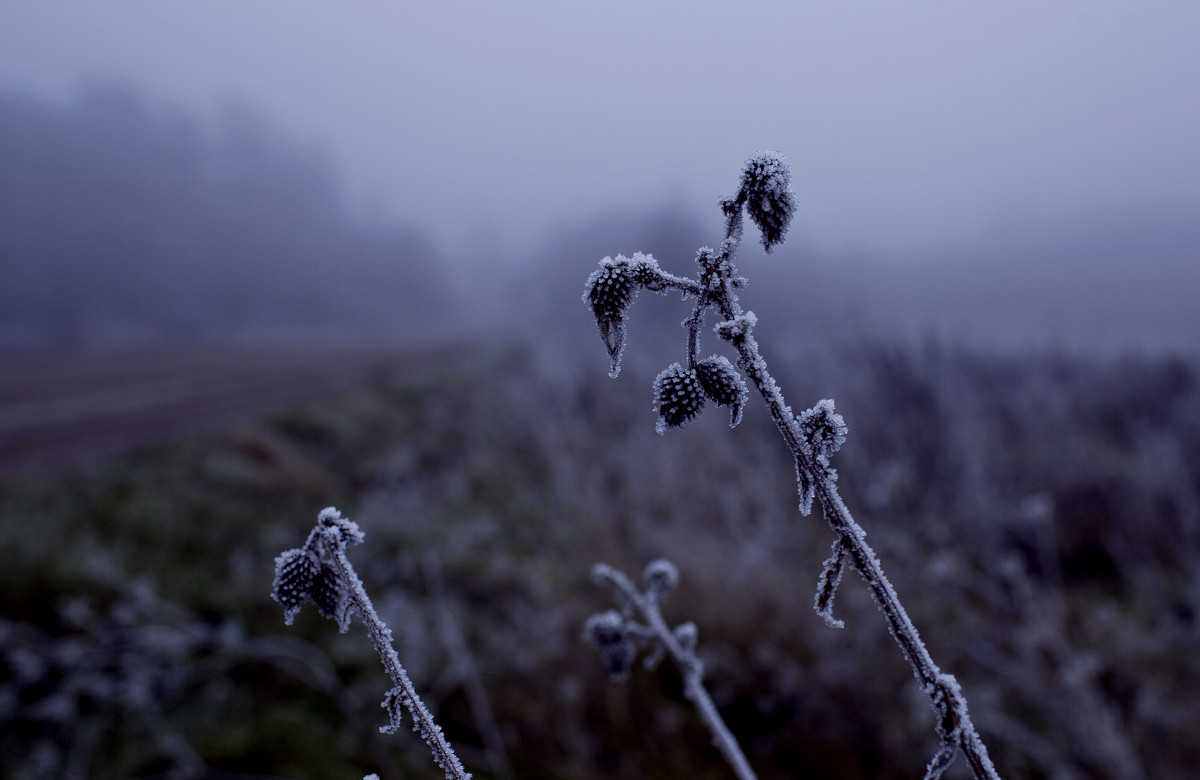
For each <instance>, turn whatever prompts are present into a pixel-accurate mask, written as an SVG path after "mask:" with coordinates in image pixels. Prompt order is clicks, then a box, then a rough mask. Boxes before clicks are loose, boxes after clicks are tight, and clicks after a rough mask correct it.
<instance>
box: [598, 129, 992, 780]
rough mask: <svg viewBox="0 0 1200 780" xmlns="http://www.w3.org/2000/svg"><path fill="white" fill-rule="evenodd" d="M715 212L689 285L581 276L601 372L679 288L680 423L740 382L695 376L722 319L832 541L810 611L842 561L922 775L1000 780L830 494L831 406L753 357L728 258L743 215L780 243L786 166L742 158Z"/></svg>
mask: <svg viewBox="0 0 1200 780" xmlns="http://www.w3.org/2000/svg"><path fill="white" fill-rule="evenodd" d="M721 210H722V213H723V214H724V216H725V237H724V239H723V240H722V242H721V247H720V249H719V250H717V251H714V250H712V249H708V248H702V249H701V250H700V251H699V252H698V253H697V256H696V263H697V265H698V266H699V268H700V276H699V280H698V281H693V280H690V279H686V278H681V277H676V276H671V275H669V274H666V273H664V272H662V271H661V270H660V269H659V267H658V263H657V261H655V260H654V258H653V257H651V256H650V255H643V254H640V253H639V254H635V255H634V256H633V258H625V257H623V256H618V257H617V259H616V260H613V259H612V258H608V257H606V258H604V259H603V260H602V261H600V270H598V271H594V272H593V273H592V275H591V276H590V277H588V281H587V286H586V287H585V289H584V294H583V299H584V302H585V303H587V304H588V306H589V308H591V310H592V313H593V314H594V315H595V316H596V320H597V323H599V324H600V328H601V332H602V333H605V332H617V331H619V333H620V350H617V351H613V350H612V349H610V356H611V357H612V359H613V363H612V369H611V371H610V376H616V375H617V373H618V372H619V371H620V357H621V351H622V350H623V349H624V343H625V319H626V313H627V309H628V306H629V304H630V303H632V301H633V300H634V298H635V297H636V295H637V292H638V289H639V288H641V287H644V288H646V289H648V290H653V291H656V292H660V291H663V290H666V289H674V290H678V291H680V292H682V293H683V295H684V297H691V298H694V299H695V306H694V308H693V312H692V315H691V316H690V317H689V318H688V319H687V320H685V322H684V325H685V326H687V327H688V341H687V356H688V367H687V369H684V368H683V367H681V366H680V365H679V364H678V363H675V364H672V365H671V366H670V367H668V368H667V369H666V370H665V371H663V372H662V373H661V374H659V377H658V379H656V380H655V383H654V394H655V405H656V409H657V410H658V413H659V419H658V425H657V428H658V431H659V432H660V433H661V432H663V431H664V430H665V429H666V428H668V427H683V426H684V425H685V424H686V423H687V422H688V421H689V420H691V419H692V418H694V417H695V416H696V415H697V414H699V413H700V411H701V410H702V408H703V406H704V402H705V400H706V399H707V400H712V401H715V402H718V403H719V402H720V399H721V398H723V397H728V395H729V393H730V391H731V390H732V383H733V382H735V381H736V382H740V381H741V377H740V376H734V377H723V378H721V379H720V380H718V381H716V382H715V383H706V382H705V381H704V379H705V377H704V374H703V372H699V371H697V368H698V366H697V365H696V363H695V360H694V358H695V355H696V354H697V351H698V344H697V341H698V331H699V327H698V323H699V322H700V321H701V320H702V319H703V316H704V313H705V311H707V310H708V309H714V310H716V312H717V313H718V315H719V316H720V318H721V321H719V322H718V323H717V324H716V326H715V327H714V330H715V332H716V333H717V335H718V336H719V337H720V338H721V339H723V340H724V341H727V342H729V344H730V345H731V346H732V347H733V349H734V350H735V351H736V352H737V355H738V360H737V367H738V368H739V369H741V371H742V372H743V373H744V374H745V375H746V376H747V377H749V378H750V381H751V382H752V383H753V384H754V387H755V388H756V389H757V390H758V392H759V394H760V395H761V396H762V398H763V401H764V402H765V403H766V405H767V409H768V411H769V412H770V415H771V419H772V420H773V421H774V422H775V426H776V427H777V428H778V429H779V432H780V434H781V435H782V436H783V439H784V441H785V442H786V443H787V447H788V449H789V450H790V451H791V453H792V455H793V457H794V458H795V461H796V484H797V489H798V491H799V494H800V511H801V513H802V514H805V515H807V514H808V513H809V511H810V510H811V508H812V504H813V501H814V500H816V501H819V502H820V504H821V508H822V510H823V512H824V515H825V519H826V521H827V522H828V523H829V525H830V527H831V528H832V529H833V530H834V532H835V533H836V534H837V536H838V539H837V541H836V542H835V544H834V551H833V554H832V555H831V556H830V558H829V559H828V560H827V561H826V562H825V567H824V570H823V571H822V573H821V577H820V582H819V585H818V591H817V596H816V599H815V602H814V606H815V607H816V609H817V612H818V613H819V614H820V615H821V616H822V617H823V618H824V619H825V621H826V622H827V623H829V624H830V625H833V626H838V625H840V624H841V621H839V620H836V619H835V618H834V617H833V613H832V604H833V597H834V595H835V593H836V590H837V586H838V583H839V582H840V581H841V574H842V572H843V570H844V567H845V564H846V561H847V560H849V561H850V562H852V563H853V564H854V567H855V568H856V569H857V570H858V572H859V574H860V575H861V576H862V578H863V581H864V582H865V583H866V585H867V587H868V589H869V590H870V592H871V595H872V597H873V598H874V599H875V602H876V603H877V604H878V605H879V608H880V610H881V611H882V612H883V615H884V617H885V619H886V620H887V623H888V627H889V628H890V630H891V632H892V635H893V636H894V637H895V638H896V642H897V643H898V644H899V645H900V649H901V651H902V652H903V653H904V656H905V658H907V659H908V662H909V663H910V664H911V665H912V669H913V673H914V674H915V675H916V677H917V680H918V682H919V683H920V685H921V688H922V690H924V691H925V693H926V694H927V695H928V696H929V698H930V702H931V703H932V705H933V708H934V710H935V712H936V713H937V716H938V719H937V731H938V734H939V736H940V737H941V738H942V746H941V747H940V748H939V750H938V752H937V754H936V755H935V757H934V759H933V761H931V762H930V764H929V766H928V769H927V773H926V777H927V778H937V777H940V776H941V774H942V772H943V771H944V770H945V768H946V767H947V766H948V765H949V764H950V762H951V761H952V760H953V758H954V756H955V754H956V753H957V751H959V750H961V751H962V752H963V753H964V755H965V756H966V758H967V762H968V763H969V764H970V766H971V770H972V771H973V772H974V774H975V776H976V777H977V778H989V780H999V775H998V774H997V773H996V769H995V767H994V766H993V765H992V762H991V759H990V758H989V757H988V753H987V748H986V747H985V746H984V744H983V741H982V740H981V739H980V737H979V734H978V732H976V730H975V726H974V724H973V723H972V722H971V718H970V716H969V715H968V713H967V703H966V699H965V698H964V697H963V695H962V691H961V690H960V689H959V686H958V683H957V681H956V680H955V679H954V677H953V676H952V675H948V674H945V673H944V672H942V670H941V669H940V668H938V666H937V664H935V663H934V662H933V658H932V657H931V656H930V654H929V651H928V650H927V649H926V648H925V645H924V643H923V642H922V641H921V638H920V635H919V634H918V633H917V629H916V626H914V625H913V622H912V620H911V619H910V618H909V617H908V613H907V612H905V610H904V607H903V605H901V603H900V599H899V597H898V596H897V595H896V591H895V589H894V588H893V587H892V585H891V583H890V582H889V581H888V578H887V576H886V575H885V574H884V571H883V566H882V564H880V562H879V558H878V557H877V556H876V554H875V551H874V550H873V549H872V548H871V546H870V545H869V544H868V543H867V540H866V532H865V531H864V530H863V529H862V527H861V526H859V525H858V523H857V522H855V520H854V518H853V516H851V514H850V511H849V510H848V509H847V508H846V505H845V503H844V502H843V501H842V499H841V496H840V495H839V494H838V491H837V485H836V481H837V471H836V470H835V469H833V468H832V467H831V466H830V458H831V456H832V455H833V453H834V452H836V451H837V450H838V448H840V447H841V445H842V443H843V442H844V441H845V437H846V425H845V422H844V421H843V420H842V417H841V415H839V414H837V413H836V412H835V411H834V406H833V401H830V400H823V401H820V402H818V403H817V405H816V406H814V407H813V408H811V409H809V410H807V411H805V412H803V413H801V414H800V415H795V414H793V412H792V409H791V407H789V406H788V405H787V403H786V401H785V400H784V397H783V392H782V391H781V390H780V389H779V386H778V385H777V384H776V383H775V379H774V378H773V377H772V376H771V374H770V373H769V372H768V371H767V363H766V360H764V359H763V357H762V355H761V354H760V352H759V349H758V342H757V340H756V339H755V338H754V335H753V329H754V326H755V325H756V324H757V321H758V320H757V317H755V316H754V313H753V312H749V311H743V310H742V307H741V304H740V303H739V301H738V296H737V293H736V292H735V290H737V289H738V288H740V287H742V286H743V284H744V280H743V279H742V278H741V277H739V276H737V271H736V269H735V267H734V265H733V259H734V256H735V255H736V253H737V249H738V247H739V245H740V243H741V239H742V232H743V225H744V220H745V215H746V214H747V213H748V214H749V215H750V218H751V220H753V221H754V223H755V224H756V225H757V226H758V228H759V229H760V231H761V232H762V243H763V247H764V248H765V249H766V250H767V251H768V252H770V251H771V249H772V248H773V247H774V246H776V245H778V244H779V243H781V242H782V241H783V238H784V236H785V235H786V233H787V229H788V225H789V223H790V221H791V217H792V214H793V213H794V211H795V195H794V194H793V193H792V191H791V171H790V170H789V168H788V165H787V162H786V161H785V160H784V159H783V158H782V157H780V156H779V155H777V154H775V153H774V152H763V153H761V154H758V155H755V156H754V157H751V158H750V159H749V160H748V161H747V162H746V167H745V168H744V170H743V172H742V178H741V183H740V187H739V188H738V192H737V194H736V195H735V196H734V197H733V198H730V199H727V200H723V201H721ZM606 328H607V330H606ZM730 424H731V425H736V424H737V420H736V419H731V420H730Z"/></svg>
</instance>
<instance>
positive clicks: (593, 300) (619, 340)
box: [583, 255, 657, 377]
mask: <svg viewBox="0 0 1200 780" xmlns="http://www.w3.org/2000/svg"><path fill="white" fill-rule="evenodd" d="M634 257H635V258H637V257H638V256H637V255H634ZM642 258H643V259H642V260H641V261H640V262H639V263H638V267H641V266H643V265H645V261H644V258H645V255H643V256H642ZM651 262H653V258H651ZM655 268H657V263H655ZM635 272H636V268H635V267H633V266H631V261H630V260H629V258H627V257H625V256H624V255H617V259H616V260H613V259H612V258H611V257H606V258H604V259H603V260H601V261H600V267H599V268H598V269H596V270H595V271H592V273H591V276H589V277H588V279H587V284H586V285H584V288H583V302H584V303H586V304H587V305H588V308H589V309H591V311H592V314H593V315H595V317H596V326H597V327H598V328H599V329H600V338H602V339H603V340H604V346H605V347H606V348H607V349H608V357H609V360H610V361H611V366H610V368H609V372H608V374H609V376H612V377H615V376H616V375H617V374H619V373H620V372H621V353H622V352H624V351H625V310H626V309H627V308H628V307H629V304H630V303H632V302H633V299H634V297H636V295H637V290H638V287H637V281H636V279H635V278H634V277H635Z"/></svg>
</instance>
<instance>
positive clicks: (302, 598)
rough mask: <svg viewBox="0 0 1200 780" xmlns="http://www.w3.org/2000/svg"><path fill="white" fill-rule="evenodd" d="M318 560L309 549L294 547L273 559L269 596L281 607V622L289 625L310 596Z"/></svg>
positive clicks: (318, 564)
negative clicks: (273, 565)
mask: <svg viewBox="0 0 1200 780" xmlns="http://www.w3.org/2000/svg"><path fill="white" fill-rule="evenodd" d="M319 566H320V562H319V561H318V560H317V556H316V555H315V554H314V553H313V552H312V551H310V550H308V549H304V548H299V547H298V548H296V549H293V550H287V551H286V552H283V553H281V554H280V555H279V556H278V557H277V558H276V559H275V583H274V584H273V586H272V588H271V598H273V599H275V600H276V601H278V602H279V604H280V605H281V606H282V607H283V622H284V623H286V624H287V625H289V626H290V625H291V624H292V621H293V620H294V619H295V617H296V613H297V612H299V611H300V607H301V606H303V604H304V602H306V601H308V600H309V599H310V598H312V590H313V579H314V578H315V577H316V575H317V569H318V567H319Z"/></svg>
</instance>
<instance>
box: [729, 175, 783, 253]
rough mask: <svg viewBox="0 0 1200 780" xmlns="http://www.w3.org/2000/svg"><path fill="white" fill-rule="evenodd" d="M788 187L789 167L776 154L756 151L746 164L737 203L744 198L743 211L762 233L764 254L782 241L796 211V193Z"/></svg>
mask: <svg viewBox="0 0 1200 780" xmlns="http://www.w3.org/2000/svg"><path fill="white" fill-rule="evenodd" d="M791 184H792V171H791V168H790V167H789V166H788V164H787V160H785V159H784V158H783V157H782V156H780V155H779V154H778V153H776V152H760V153H758V154H756V155H754V156H753V157H751V158H750V159H749V160H747V161H746V167H745V169H744V170H743V171H742V186H741V190H740V191H739V193H738V195H739V200H741V199H745V203H746V211H747V213H749V215H750V219H751V220H752V221H753V222H754V224H755V225H758V229H759V230H760V231H762V245H763V249H765V250H766V251H767V252H770V251H771V249H772V248H773V247H774V246H775V245H776V244H780V243H782V242H783V238H784V236H785V235H787V229H788V225H790V224H791V221H792V215H793V214H794V213H795V212H796V193H794V192H792V188H791Z"/></svg>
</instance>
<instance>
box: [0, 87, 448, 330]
mask: <svg viewBox="0 0 1200 780" xmlns="http://www.w3.org/2000/svg"><path fill="white" fill-rule="evenodd" d="M439 264H440V261H439V257H438V255H437V253H436V251H435V250H434V248H433V247H432V246H431V245H430V244H429V243H428V242H427V241H426V240H425V239H424V238H423V237H422V236H421V235H419V234H418V233H417V232H415V231H412V230H405V229H401V228H395V227H378V226H370V227H368V226H366V225H364V224H362V223H361V221H359V222H356V220H355V219H354V217H353V216H352V215H351V214H350V212H349V210H348V209H347V207H346V205H345V203H344V202H343V199H342V194H341V192H340V190H339V186H338V181H337V177H336V174H335V170H334V167H333V165H332V164H331V162H330V160H329V159H328V158H327V157H326V156H324V155H323V154H321V153H320V152H317V151H313V150H310V149H307V148H304V147H303V146H300V145H298V144H296V143H294V142H293V141H291V140H289V139H288V138H286V137H285V136H284V135H282V134H281V133H279V132H278V131H277V130H276V129H274V128H273V127H272V126H270V125H269V124H268V123H267V122H266V121H265V120H263V119H262V118H261V117H260V116H258V115H257V114H256V113H255V112H253V111H252V110H250V109H247V108H245V107H239V106H229V107H226V108H225V109H224V110H223V111H222V112H221V113H220V114H219V116H218V117H217V118H216V119H215V121H205V120H202V119H200V118H198V117H196V116H193V115H191V114H189V113H187V112H186V111H184V110H182V109H180V108H178V107H175V106H172V105H167V104H162V103H159V102H155V101H152V100H150V99H147V98H146V97H144V96H143V95H142V94H141V93H139V92H138V91H137V90H136V89H133V88H131V87H128V86H123V85H112V84H99V85H97V84H93V85H89V86H85V87H83V88H82V89H81V90H80V91H79V93H78V94H77V96H76V97H75V98H74V100H73V101H71V102H70V103H67V104H65V105H55V104H52V103H49V102H45V101H42V100H39V99H34V98H31V97H25V96H21V95H18V94H13V93H0V350H13V349H19V350H30V349H51V350H78V349H84V348H95V347H106V346H112V345H121V344H133V345H145V346H151V347H154V346H180V345H204V344H214V343H224V342H229V341H236V340H239V339H242V340H245V339H253V338H254V337H255V336H254V334H258V337H260V338H261V337H263V334H274V335H273V336H272V337H273V338H287V335H286V334H289V333H291V334H294V335H295V337H297V338H302V337H306V336H311V335H312V334H314V333H324V334H326V335H329V334H334V333H341V334H343V335H349V334H352V333H354V332H391V333H399V332H402V331H404V330H405V329H407V328H411V327H413V326H414V324H415V323H418V322H425V321H428V319H429V316H430V315H431V313H432V312H436V311H439V310H441V309H442V308H444V303H445V300H446V297H447V295H448V292H447V290H448V287H447V285H446V283H445V279H444V278H443V270H442V269H441V268H440V267H439Z"/></svg>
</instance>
